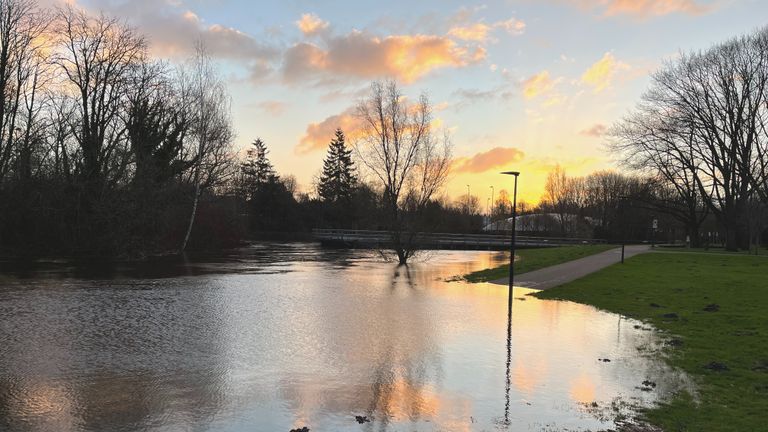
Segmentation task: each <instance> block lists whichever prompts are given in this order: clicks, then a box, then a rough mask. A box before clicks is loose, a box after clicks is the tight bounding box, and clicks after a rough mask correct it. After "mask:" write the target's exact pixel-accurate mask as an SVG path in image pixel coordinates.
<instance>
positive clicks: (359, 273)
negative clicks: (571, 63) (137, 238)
mask: <svg viewBox="0 0 768 432" xmlns="http://www.w3.org/2000/svg"><path fill="white" fill-rule="evenodd" d="M501 262H506V256H505V255H504V254H499V253H493V252H436V253H434V254H432V256H431V257H430V259H429V260H428V261H424V262H420V263H416V264H413V265H411V266H409V267H407V268H405V267H397V266H396V265H395V264H392V263H383V262H380V261H379V260H378V258H377V257H376V255H375V254H373V253H371V252H365V251H328V250H320V249H319V248H317V247H316V246H314V245H309V244H289V245H279V244H261V245H255V246H253V247H250V248H246V249H244V250H241V251H237V252H235V253H232V254H230V255H227V256H223V257H216V258H214V257H195V258H194V259H192V260H190V261H187V262H183V261H181V262H180V261H173V260H167V261H161V262H154V263H144V264H136V265H106V264H104V265H91V266H79V265H75V264H68V263H35V264H33V265H29V264H27V265H20V264H18V263H4V264H2V265H1V266H0V270H2V272H3V273H2V275H0V430H3V431H5V430H9V431H57V432H58V431H135V430H142V431H144V430H147V431H180V430H195V431H278V432H279V431H285V432H288V431H289V430H290V429H292V428H297V427H302V426H308V427H309V428H310V429H311V430H312V431H313V432H314V431H340V430H350V431H355V430H364V431H374V430H375V431H383V430H393V431H400V430H402V431H405V430H408V431H432V430H443V431H464V430H477V431H481V430H515V431H519V430H533V431H540V430H566V429H567V430H602V429H606V428H610V427H613V423H612V421H611V419H612V418H613V416H611V415H608V414H611V413H610V410H609V409H603V408H605V407H607V406H609V404H610V403H611V401H614V400H615V399H616V398H621V400H623V401H627V402H631V403H634V404H639V405H648V404H650V403H652V402H653V401H655V400H656V398H657V397H659V396H660V395H664V394H666V393H669V392H670V391H673V390H675V389H676V388H677V387H678V386H679V385H680V383H681V382H682V381H683V377H681V376H679V375H678V374H676V373H674V372H673V371H670V370H668V368H667V367H666V366H664V364H663V363H662V362H661V361H658V360H651V359H649V358H647V357H643V356H640V355H638V349H637V348H638V347H645V348H648V347H654V346H657V344H658V343H659V340H658V337H657V336H656V335H655V334H654V333H653V332H651V331H649V330H647V329H646V330H644V329H642V328H635V326H636V325H637V324H638V323H636V322H633V321H629V320H626V319H622V318H620V317H619V316H617V315H613V314H608V313H604V312H600V311H597V310H595V309H594V308H592V307H588V306H583V305H577V304H573V303H564V302H553V301H540V300H537V299H535V298H532V297H526V296H525V294H526V293H527V292H529V291H527V290H525V289H522V288H519V289H515V292H514V298H515V300H514V301H513V307H512V314H511V317H512V318H511V337H510V339H509V352H508V351H507V349H508V345H507V330H508V327H507V324H508V312H509V311H508V307H507V298H508V297H507V289H506V287H503V286H494V285H490V284H477V285H469V284H464V283H460V282H451V283H449V282H445V280H446V279H447V278H449V277H450V276H453V275H456V274H463V273H466V272H468V271H472V270H476V269H480V268H486V267H488V266H491V265H494V264H496V263H501ZM508 354H509V356H508ZM604 358H608V359H610V360H611V361H610V362H602V361H598V359H604ZM507 371H509V372H508V373H509V375H508V377H509V380H507ZM646 379H649V380H652V381H654V382H655V383H657V387H656V388H655V389H654V390H653V391H642V390H641V389H640V388H639V387H640V386H641V384H640V383H641V382H642V381H643V380H646ZM507 387H508V388H509V391H508V392H507ZM592 402H597V403H598V406H599V407H601V408H600V409H597V410H595V409H593V408H590V404H591V403H592ZM356 415H359V416H367V417H368V418H370V419H372V422H370V423H365V424H358V423H357V422H356V421H355V416H356Z"/></svg>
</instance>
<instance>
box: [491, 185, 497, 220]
mask: <svg viewBox="0 0 768 432" xmlns="http://www.w3.org/2000/svg"><path fill="white" fill-rule="evenodd" d="M493 192H494V190H493V186H491V211H490V215H491V217H493V209H494V207H496V201H494V200H493V198H494V197H493Z"/></svg>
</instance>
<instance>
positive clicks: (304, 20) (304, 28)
mask: <svg viewBox="0 0 768 432" xmlns="http://www.w3.org/2000/svg"><path fill="white" fill-rule="evenodd" d="M296 26H297V27H298V28H299V30H301V32H302V33H304V35H305V36H312V35H315V34H317V33H320V32H322V31H323V30H325V29H327V28H328V21H323V20H322V19H320V17H318V16H317V15H315V14H304V15H302V16H301V19H299V20H298V21H296Z"/></svg>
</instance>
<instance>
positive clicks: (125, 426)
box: [0, 279, 228, 431]
mask: <svg viewBox="0 0 768 432" xmlns="http://www.w3.org/2000/svg"><path fill="white" fill-rule="evenodd" d="M145 283H146V282H145ZM174 283H181V284H183V288H184V289H185V295H184V296H179V295H177V292H176V290H175V289H174V287H173V286H170V285H169V284H168V283H166V284H165V288H166V289H159V290H143V289H139V290H137V289H134V288H133V286H132V285H131V284H127V285H120V284H118V285H117V286H111V287H106V286H104V284H103V282H102V283H94V284H93V285H91V284H89V283H81V284H80V285H79V286H78V287H77V288H71V289H70V290H68V291H67V292H61V293H56V292H49V291H46V290H39V291H35V292H32V293H26V294H25V297H24V298H20V299H19V300H18V303H15V302H14V300H12V299H9V300H8V301H6V302H4V303H3V307H0V314H3V315H4V316H8V317H10V318H9V319H6V320H4V321H3V323H2V325H0V336H1V337H0V340H3V341H4V343H5V344H6V347H7V348H8V349H7V350H0V370H3V371H5V372H4V373H3V374H0V430H56V431H58V430H83V431H106V430H142V429H145V428H147V427H149V426H151V425H152V424H155V423H159V424H162V423H163V422H166V421H168V420H169V419H171V418H173V421H174V422H175V424H188V425H203V424H206V423H208V422H210V421H211V420H212V419H213V416H214V415H215V414H216V413H217V412H218V411H220V409H221V408H222V405H223V404H225V403H226V401H227V394H226V388H227V381H226V380H227V379H228V378H227V377H226V375H225V374H224V371H226V370H227V366H226V363H227V361H228V359H227V357H226V353H225V352H224V351H223V348H224V347H223V346H222V345H220V344H221V343H222V341H223V340H225V339H226V335H224V334H222V328H221V323H222V320H223V319H225V318H226V313H227V312H226V310H225V309H224V307H223V305H222V304H220V301H221V300H220V299H219V298H218V297H217V296H216V290H199V289H198V288H200V287H208V286H210V284H211V281H207V280H205V279H201V280H199V281H197V283H199V284H200V285H199V286H195V285H192V286H190V282H189V281H184V282H180V281H179V282H174ZM93 292H98V295H92V293H93ZM32 305H34V309H29V308H30V307H32ZM4 308H9V309H12V310H14V311H15V314H8V315H6V314H5V312H4V310H3V309H4ZM7 332H12V333H15V334H19V335H24V337H22V338H9V337H7V335H6V334H5V333H7ZM217 343H218V344H217Z"/></svg>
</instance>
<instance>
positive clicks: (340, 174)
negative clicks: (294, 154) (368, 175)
mask: <svg viewBox="0 0 768 432" xmlns="http://www.w3.org/2000/svg"><path fill="white" fill-rule="evenodd" d="M356 187H357V176H356V175H355V164H354V162H353V161H352V150H351V149H348V148H347V146H346V143H345V138H344V132H342V131H341V129H336V135H335V136H334V138H333V139H332V140H331V144H330V146H329V147H328V154H327V156H326V157H325V160H324V161H323V172H322V174H321V175H320V183H319V184H318V187H317V192H318V195H320V198H322V200H323V201H324V202H326V203H338V202H347V203H348V202H349V201H350V200H351V197H352V194H353V193H354V191H355V188H356Z"/></svg>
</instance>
